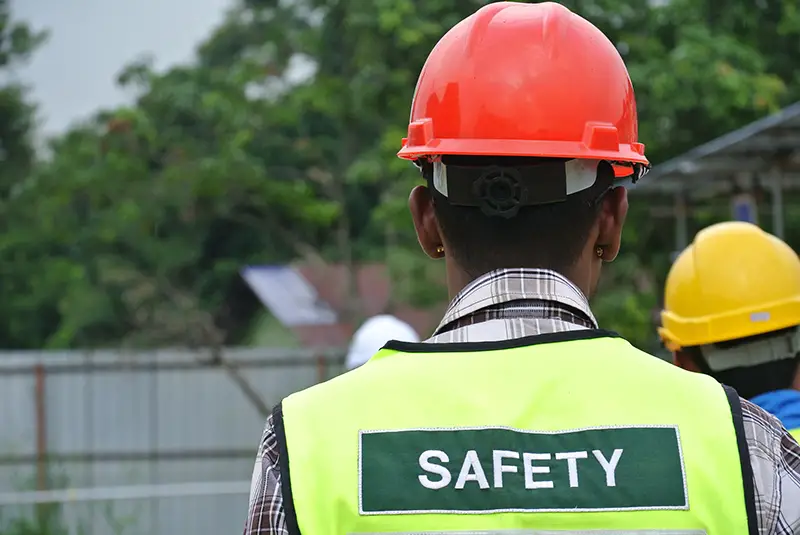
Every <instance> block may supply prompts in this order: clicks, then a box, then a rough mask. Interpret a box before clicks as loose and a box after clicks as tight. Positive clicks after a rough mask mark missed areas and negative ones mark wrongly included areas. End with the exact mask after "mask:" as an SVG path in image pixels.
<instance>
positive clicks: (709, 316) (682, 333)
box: [658, 222, 800, 502]
mask: <svg viewBox="0 0 800 535" xmlns="http://www.w3.org/2000/svg"><path fill="white" fill-rule="evenodd" d="M661 324H662V326H661V327H660V328H659V330H658V332H659V335H660V337H661V340H662V341H663V342H664V345H665V346H666V347H667V349H669V350H670V351H672V352H673V355H674V360H675V364H676V365H678V366H680V367H681V368H684V369H686V370H691V371H694V372H701V373H705V374H708V375H710V376H712V377H714V378H715V379H717V380H718V381H719V382H721V383H723V384H726V385H729V386H732V387H733V388H735V389H736V391H737V392H738V393H739V395H741V396H742V397H744V398H745V399H749V400H750V401H752V402H753V403H755V404H756V405H758V406H760V407H762V408H763V409H765V410H767V411H769V412H771V413H772V414H774V415H775V416H777V417H778V418H779V419H780V420H781V422H782V423H783V425H784V426H785V427H786V428H787V429H789V430H790V431H791V433H792V434H793V435H794V436H795V438H799V439H800V367H798V363H800V358H799V357H798V355H800V328H798V326H799V325H800V259H798V257H797V253H795V251H794V250H793V249H792V248H791V247H789V246H788V245H787V244H786V243H784V242H783V241H781V240H779V239H778V238H776V237H775V236H773V235H771V234H768V233H766V232H764V231H763V230H761V229H760V228H758V227H757V226H756V225H753V224H751V223H742V222H727V223H719V224H717V225H712V226H710V227H708V228H706V229H704V230H701V231H700V232H699V233H698V234H697V236H696V237H695V239H694V242H693V243H692V244H691V245H690V246H689V247H687V248H686V249H685V250H684V251H683V252H682V253H681V254H680V256H678V258H677V260H676V261H675V263H674V264H673V265H672V268H671V269H670V272H669V275H668V276H667V283H666V288H665V291H664V310H663V312H662V313H661ZM797 500H798V501H799V502H800V496H798V497H797Z"/></svg>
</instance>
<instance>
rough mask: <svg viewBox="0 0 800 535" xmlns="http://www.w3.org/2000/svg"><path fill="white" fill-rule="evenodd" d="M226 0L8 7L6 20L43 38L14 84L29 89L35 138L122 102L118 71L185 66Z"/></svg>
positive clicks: (112, 0) (17, 3) (62, 0)
mask: <svg viewBox="0 0 800 535" xmlns="http://www.w3.org/2000/svg"><path fill="white" fill-rule="evenodd" d="M231 2H232V0H12V1H11V5H12V13H13V14H14V17H15V18H17V19H23V20H26V21H28V22H30V23H31V24H32V25H33V26H34V28H47V29H49V30H50V39H49V41H48V42H47V44H46V45H44V46H43V47H42V48H41V49H40V50H39V52H38V53H37V54H36V55H35V56H34V57H33V60H32V62H31V63H30V65H29V66H27V67H25V68H23V69H21V70H20V71H19V75H20V77H21V78H22V79H23V80H25V81H26V82H28V83H29V84H31V85H32V86H33V91H34V98H35V99H36V101H37V102H38V103H39V104H40V114H41V120H42V131H43V132H44V133H46V134H53V133H57V132H60V131H63V130H64V129H65V128H66V127H67V126H68V125H69V124H70V122H72V121H74V120H76V119H81V118H84V117H86V116H88V115H91V114H92V112H93V111H95V110H97V109H98V108H101V107H109V106H113V105H116V104H119V103H121V102H124V101H125V99H126V98H128V95H126V94H125V93H124V92H122V91H120V90H119V89H118V88H117V87H115V84H114V79H115V78H116V75H117V73H118V72H119V71H120V69H121V68H122V66H123V65H125V64H126V63H127V62H128V61H131V60H133V59H136V58H137V57H139V56H141V55H143V54H152V55H153V56H154V58H155V60H156V66H157V67H158V68H165V67H169V66H170V65H173V64H175V63H179V62H183V61H187V60H190V59H191V58H192V53H193V50H194V48H195V46H196V45H197V44H198V43H199V42H200V41H201V40H202V39H203V38H205V37H206V36H207V35H208V34H209V32H210V31H211V30H212V29H213V27H214V26H215V25H216V24H217V23H219V22H220V21H221V20H222V17H223V15H224V13H225V10H226V9H227V8H228V7H229V6H230V5H231Z"/></svg>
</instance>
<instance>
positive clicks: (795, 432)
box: [789, 429, 800, 442]
mask: <svg viewBox="0 0 800 535" xmlns="http://www.w3.org/2000/svg"><path fill="white" fill-rule="evenodd" d="M789 434H791V435H792V436H793V437H794V438H795V440H797V441H798V442H800V429H789Z"/></svg>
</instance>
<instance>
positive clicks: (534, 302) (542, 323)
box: [244, 269, 800, 535]
mask: <svg viewBox="0 0 800 535" xmlns="http://www.w3.org/2000/svg"><path fill="white" fill-rule="evenodd" d="M594 328H597V322H596V320H595V318H594V316H593V315H592V311H591V310H590V309H589V303H588V302H587V300H586V298H585V297H584V295H583V294H582V293H581V291H580V290H579V289H578V288H577V287H576V286H575V285H573V284H572V283H571V282H570V281H568V280H567V279H565V278H564V277H562V276H561V275H559V274H557V273H555V272H552V271H547V270H539V269H505V270H499V271H495V272H492V273H489V274H486V275H484V276H483V277H480V278H479V279H477V280H476V281H474V282H473V283H472V284H470V285H469V286H468V287H466V288H465V289H464V290H462V291H461V293H459V294H458V295H457V296H456V298H455V299H453V302H452V303H451V304H450V307H449V308H448V310H447V313H446V314H445V316H444V319H443V320H442V323H441V324H440V325H439V328H438V329H437V330H436V332H435V333H434V336H433V337H432V338H431V339H430V340H428V341H429V342H440V343H448V342H477V341H486V340H503V339H513V338H520V337H523V336H531V335H536V334H542V333H548V332H563V331H569V330H576V329H594ZM742 413H743V417H744V428H745V434H746V438H747V444H748V446H749V448H750V460H751V463H752V466H753V474H754V479H755V491H756V510H757V513H758V528H759V533H760V534H761V535H800V446H798V444H797V442H795V440H794V439H793V438H791V436H790V435H789V434H788V433H787V431H786V430H785V429H784V428H783V426H782V425H781V424H780V422H779V421H778V420H777V419H776V418H775V417H774V416H772V415H770V414H768V413H767V412H765V411H764V410H762V409H760V408H758V407H756V406H755V405H753V404H752V403H749V402H747V401H743V402H742ZM244 535H288V531H287V529H286V522H285V517H284V510H283V497H282V495H281V486H280V470H279V468H278V447H277V440H276V438H275V433H274V432H273V428H272V418H271V417H270V418H269V419H267V425H266V428H265V429H264V435H263V438H262V439H261V446H260V448H259V450H258V455H257V457H256V465H255V469H254V470H253V485H252V490H251V494H250V512H249V515H248V518H247V523H246V525H245V530H244Z"/></svg>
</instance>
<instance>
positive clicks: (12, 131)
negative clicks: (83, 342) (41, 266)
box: [0, 0, 46, 347]
mask: <svg viewBox="0 0 800 535" xmlns="http://www.w3.org/2000/svg"><path fill="white" fill-rule="evenodd" d="M45 39H46V33H44V32H37V31H34V30H33V29H31V28H30V27H29V26H28V25H27V24H24V23H20V22H16V21H14V20H13V19H12V17H11V8H10V5H9V2H8V0H0V79H2V80H4V81H5V85H2V86H0V232H2V234H0V269H1V270H2V274H1V275H0V300H2V301H3V302H4V305H3V306H2V307H0V340H3V341H4V342H5V344H6V345H7V346H11V347H14V346H17V345H22V344H24V343H25V342H23V340H26V339H27V340H29V343H33V344H37V343H39V342H40V341H41V334H42V330H41V324H40V323H37V324H30V325H29V324H25V323H24V322H22V321H19V319H18V317H17V312H19V311H20V310H24V309H25V308H26V307H29V306H31V304H32V303H31V302H30V301H29V300H27V299H26V298H25V293H26V290H28V282H29V281H28V280H27V279H26V271H25V270H24V269H17V268H18V267H19V266H20V265H22V264H26V263H27V258H26V255H27V253H28V252H30V250H31V249H26V250H15V251H13V252H12V251H11V250H9V249H8V245H9V241H10V240H11V241H13V240H14V239H15V238H14V237H13V236H14V234H17V236H18V238H16V239H19V238H21V236H22V235H24V234H25V233H26V230H25V229H24V228H20V226H19V224H18V222H17V221H16V220H15V218H14V212H15V211H14V209H13V207H12V204H13V203H12V197H14V196H15V195H16V194H17V193H18V192H19V190H20V189H21V188H24V187H25V185H26V182H25V181H26V178H27V176H28V175H29V173H30V172H31V170H32V167H33V164H34V153H35V151H34V140H33V135H34V128H33V127H34V120H35V111H36V109H35V107H34V106H33V104H31V102H30V101H29V100H28V98H27V94H26V90H27V88H26V87H25V86H24V85H22V84H21V83H19V82H18V81H15V77H14V75H13V74H14V69H15V68H16V67H17V66H18V65H20V64H22V63H24V62H25V61H27V60H28V59H29V57H30V55H31V54H32V53H33V52H34V51H35V50H36V48H37V47H38V46H39V45H40V44H41V43H42V42H43V41H44V40H45ZM9 238H10V240H9ZM33 247H35V245H34V246H33ZM14 256H16V257H17V260H18V261H19V262H18V263H17V265H13V264H11V263H10V262H9V261H10V260H12V258H13V257H14ZM44 321H46V320H44Z"/></svg>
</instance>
